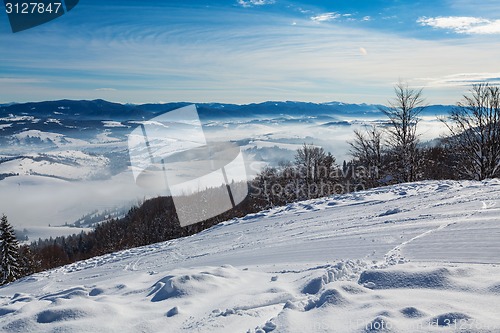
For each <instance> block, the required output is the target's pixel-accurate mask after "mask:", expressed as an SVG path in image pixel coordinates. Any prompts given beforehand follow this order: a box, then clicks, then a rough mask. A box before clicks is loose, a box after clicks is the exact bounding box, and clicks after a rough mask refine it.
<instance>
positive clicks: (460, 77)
mask: <svg viewBox="0 0 500 333" xmlns="http://www.w3.org/2000/svg"><path fill="white" fill-rule="evenodd" d="M415 81H419V82H422V83H423V85H425V86H427V87H462V86H470V85H472V84H476V83H489V84H494V85H495V84H500V73H458V74H452V75H446V76H443V77H435V78H418V79H416V80H415Z"/></svg>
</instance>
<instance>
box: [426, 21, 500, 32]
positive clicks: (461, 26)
mask: <svg viewBox="0 0 500 333" xmlns="http://www.w3.org/2000/svg"><path fill="white" fill-rule="evenodd" d="M417 22H418V23H420V24H421V25H422V26H429V27H433V28H438V29H448V30H452V31H454V32H456V33H460V34H477V35H492V34H500V20H489V19H485V18H481V17H470V16H447V17H420V18H419V19H418V20H417Z"/></svg>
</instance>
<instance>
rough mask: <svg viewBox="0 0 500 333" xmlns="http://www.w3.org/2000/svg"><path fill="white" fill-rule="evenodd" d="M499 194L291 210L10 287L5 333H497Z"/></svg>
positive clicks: (450, 189)
mask: <svg viewBox="0 0 500 333" xmlns="http://www.w3.org/2000/svg"><path fill="white" fill-rule="evenodd" d="M499 213H500V181H498V180H490V181H484V182H452V181H445V182H437V181H432V182H420V183H411V184H403V185H397V186H391V187H386V188H379V189H373V190H369V191H364V192H358V193H354V194H349V195H342V196H334V197H330V198H323V199H317V200H310V201H306V202H300V203H295V204H290V205H288V206H285V207H279V208H275V209H271V210H268V211H263V212H260V213H257V214H252V215H248V216H246V217H244V218H241V219H234V220H231V221H227V222H223V223H221V224H219V225H217V226H214V227H213V228H211V229H209V230H206V231H203V232H201V233H199V234H197V235H194V236H191V237H186V238H182V239H177V240H173V241H169V242H165V243H159V244H155V245H151V246H146V247H142V248H136V249H131V250H127V251H122V252H118V253H113V254H109V255H105V256H102V257H98V258H93V259H90V260H86V261H82V262H78V263H75V264H72V265H68V266H65V267H61V268H58V269H55V270H52V271H48V272H43V273H39V274H35V275H33V276H30V277H27V278H24V279H22V280H20V281H17V282H15V283H12V284H10V285H8V286H5V287H3V288H0V330H3V331H6V332H120V333H123V332H260V333H262V332H297V333H299V332H301V333H302V332H374V331H383V332H454V331H457V332H500V316H499V314H500V267H498V264H500V214H499Z"/></svg>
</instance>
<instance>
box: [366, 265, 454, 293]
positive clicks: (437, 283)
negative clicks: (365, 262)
mask: <svg viewBox="0 0 500 333" xmlns="http://www.w3.org/2000/svg"><path fill="white" fill-rule="evenodd" d="M449 275H450V273H449V270H447V269H446V268H439V269H436V270H431V271H429V272H408V271H380V270H377V271H375V270H373V271H365V272H363V273H362V274H361V276H360V278H359V281H358V283H359V284H361V285H364V286H365V287H367V288H370V289H398V288H431V289H446V288H449V287H450V284H451V283H450V281H449Z"/></svg>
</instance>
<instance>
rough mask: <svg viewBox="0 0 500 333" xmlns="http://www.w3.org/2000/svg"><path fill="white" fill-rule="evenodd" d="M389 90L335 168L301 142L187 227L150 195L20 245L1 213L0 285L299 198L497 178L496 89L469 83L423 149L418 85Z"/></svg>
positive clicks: (169, 204) (214, 191)
mask: <svg viewBox="0 0 500 333" xmlns="http://www.w3.org/2000/svg"><path fill="white" fill-rule="evenodd" d="M394 89H395V98H394V100H392V101H390V102H389V103H388V106H387V107H385V108H383V109H381V111H382V112H383V113H384V114H385V115H386V116H387V119H388V120H387V123H386V124H384V125H382V126H371V127H366V128H365V129H364V130H356V131H354V139H353V140H352V141H351V142H350V147H351V149H350V154H351V156H352V159H351V160H349V161H344V162H343V163H342V166H340V165H339V164H338V163H337V161H336V159H335V157H334V156H333V155H332V154H330V153H328V152H326V151H325V150H324V149H323V148H321V147H318V146H315V145H314V144H312V143H310V144H306V143H304V145H303V146H302V147H301V148H300V149H298V150H297V152H296V154H295V158H294V160H293V161H289V162H284V163H280V165H279V166H278V167H266V168H264V169H263V170H262V171H261V172H260V173H259V174H258V175H257V176H256V177H255V178H254V179H252V180H251V181H249V182H248V184H242V185H243V186H248V188H249V192H250V195H248V196H247V198H246V199H245V200H244V201H243V202H241V203H240V204H239V205H237V206H236V207H235V208H233V209H231V210H229V211H227V212H225V213H223V214H221V215H219V216H216V217H213V218H210V219H208V220H205V221H203V222H200V223H197V224H194V225H189V226H186V227H181V226H180V223H179V220H178V218H177V214H176V212H175V206H174V203H173V199H172V198H171V197H158V198H154V199H150V200H147V201H145V202H143V203H142V204H141V205H139V206H136V207H133V208H132V209H130V211H129V212H128V213H127V214H126V216H125V217H124V218H120V219H117V218H113V219H110V220H108V221H106V222H103V223H100V224H98V225H97V226H96V227H95V229H94V230H93V231H91V232H88V233H84V232H81V233H80V234H75V235H72V236H66V237H56V238H50V239H46V240H41V239H40V240H38V241H36V242H33V243H32V244H30V245H23V246H20V245H19V244H18V242H17V240H16V238H15V236H14V231H13V230H12V227H11V226H10V224H9V222H8V220H7V217H6V216H3V217H2V219H1V223H0V267H1V272H2V274H1V275H0V278H1V281H0V284H5V283H9V282H12V281H14V280H16V279H18V278H20V277H22V276H26V275H29V274H32V273H34V272H38V271H42V270H47V269H51V268H54V267H58V266H62V265H65V264H69V263H72V262H76V261H79V260H84V259H88V258H91V257H94V256H98V255H103V254H107V253H111V252H115V251H119V250H125V249H129V248H132V247H138V246H144V245H148V244H153V243H157V242H163V241H167V240H171V239H175V238H179V237H184V236H189V235H192V234H195V233H198V232H200V231H202V230H204V229H207V228H209V227H211V226H213V225H216V224H218V223H220V222H223V221H227V220H229V219H232V218H236V217H242V216H245V215H247V214H250V213H255V212H259V211H261V210H265V209H269V208H272V207H275V206H281V205H285V204H288V203H291V202H296V201H300V200H306V199H313V198H318V197H324V196H329V195H332V194H343V193H348V192H353V191H358V190H362V189H367V188H372V187H378V186H382V185H389V184H395V183H401V182H412V181H418V180H426V179H475V180H483V179H486V178H494V177H499V176H500V90H499V88H498V87H496V86H490V85H488V84H478V85H474V86H473V87H472V88H471V90H470V93H469V95H465V96H464V99H463V101H462V102H460V103H458V104H457V106H456V107H455V108H454V109H453V110H452V111H451V112H450V114H449V116H448V117H446V118H443V119H441V121H442V122H443V123H444V124H445V125H446V127H447V128H448V129H449V135H448V136H447V137H443V138H439V139H438V140H437V143H435V144H433V145H429V144H425V143H422V142H420V139H419V135H418V124H419V116H420V114H421V113H422V111H423V110H424V109H425V101H424V99H423V97H422V95H423V92H422V90H421V89H420V90H417V89H412V88H410V87H408V85H407V84H405V83H401V82H400V83H398V84H397V85H396V86H395V88H394ZM225 191H226V188H225V187H220V188H211V189H208V190H206V192H205V193H203V195H199V194H198V195H197V196H196V197H195V196H193V197H192V198H191V200H192V204H193V205H196V202H197V200H209V199H210V198H216V197H220V196H221V194H222V193H225ZM186 200H187V201H189V200H190V198H189V197H188V198H186Z"/></svg>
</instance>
